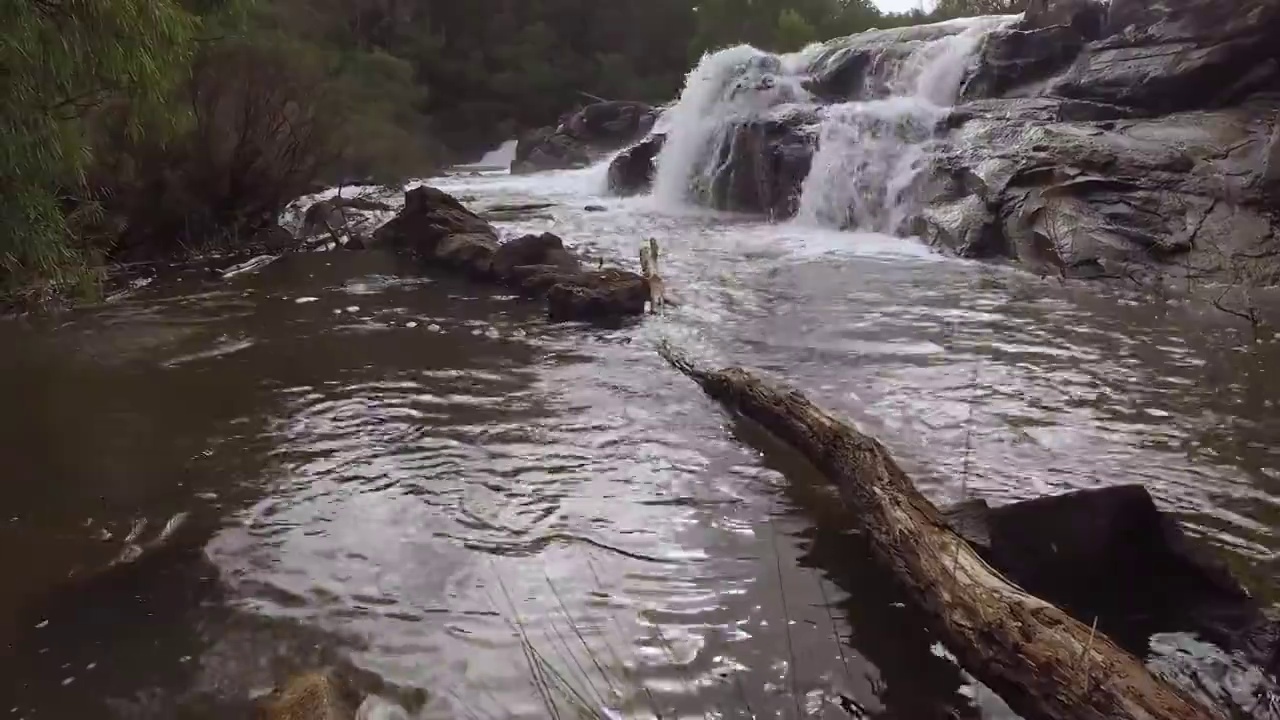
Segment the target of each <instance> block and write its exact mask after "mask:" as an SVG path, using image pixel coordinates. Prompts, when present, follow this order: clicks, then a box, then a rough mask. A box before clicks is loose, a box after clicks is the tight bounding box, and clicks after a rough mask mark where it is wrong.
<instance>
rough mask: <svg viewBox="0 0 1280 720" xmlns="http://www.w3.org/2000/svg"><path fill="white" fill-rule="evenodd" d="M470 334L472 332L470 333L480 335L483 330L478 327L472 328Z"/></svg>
mask: <svg viewBox="0 0 1280 720" xmlns="http://www.w3.org/2000/svg"><path fill="white" fill-rule="evenodd" d="M471 334H472V335H482V334H484V331H483V330H481V329H480V328H476V329H475V330H472V331H471Z"/></svg>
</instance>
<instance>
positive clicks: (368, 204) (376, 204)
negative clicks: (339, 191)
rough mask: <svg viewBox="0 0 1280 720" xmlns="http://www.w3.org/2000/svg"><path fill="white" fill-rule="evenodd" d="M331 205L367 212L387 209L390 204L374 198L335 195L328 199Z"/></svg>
mask: <svg viewBox="0 0 1280 720" xmlns="http://www.w3.org/2000/svg"><path fill="white" fill-rule="evenodd" d="M328 202H330V203H331V204H332V205H334V206H335V207H340V208H351V209H352V210H364V211H367V212H373V211H383V212H385V211H387V210H390V209H391V206H390V205H388V204H387V203H385V202H382V201H381V200H374V199H372V198H367V197H350V198H344V197H336V198H332V199H331V200H329V201H328Z"/></svg>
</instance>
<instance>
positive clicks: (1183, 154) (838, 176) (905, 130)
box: [615, 0, 1280, 285]
mask: <svg viewBox="0 0 1280 720" xmlns="http://www.w3.org/2000/svg"><path fill="white" fill-rule="evenodd" d="M748 50H749V49H735V51H732V52H731V51H726V52H725V53H724V54H722V56H721V57H719V58H715V57H713V58H709V59H707V60H706V61H704V67H700V68H698V69H697V70H695V73H694V75H693V79H692V80H691V83H690V87H689V88H686V91H685V94H684V96H683V97H682V98H681V100H680V102H679V103H678V104H677V105H676V106H675V107H674V108H673V109H672V110H671V112H670V113H669V117H668V118H664V124H665V125H667V127H666V128H665V138H664V142H663V144H662V149H661V152H658V153H656V158H655V160H654V162H652V163H649V164H647V165H646V164H644V163H640V162H636V161H635V160H634V159H632V160H631V165H630V166H627V167H625V168H621V167H619V168H615V169H616V170H617V172H616V174H617V175H618V177H619V178H625V179H626V180H627V182H626V183H621V182H620V183H619V189H621V190H627V189H630V190H635V189H640V188H643V187H644V185H645V184H646V183H647V182H650V181H652V182H655V183H656V187H655V188H654V192H655V193H658V194H666V195H667V196H669V197H683V198H685V199H692V200H695V201H697V202H701V203H704V204H709V205H713V206H716V207H722V208H732V209H737V210H753V211H759V212H763V213H768V214H770V215H772V216H774V217H787V216H791V215H799V216H800V218H801V219H803V220H808V221H812V222H818V223H822V224H828V225H836V226H841V227H856V228H859V229H867V230H876V231H882V232H894V233H901V234H912V235H917V236H919V237H922V238H924V239H925V240H927V241H928V242H930V243H932V244H934V245H937V246H939V247H943V248H947V249H950V250H952V251H954V252H956V253H959V254H961V255H965V256H970V257H1004V258H1011V259H1016V260H1018V261H1021V262H1023V263H1026V264H1027V265H1029V266H1031V267H1033V268H1036V269H1042V270H1051V271H1053V272H1057V273H1062V274H1065V275H1072V276H1081V277H1093V276H1113V277H1139V276H1143V275H1145V274H1151V273H1153V272H1154V273H1160V274H1175V275H1191V276H1196V277H1207V278H1211V279H1216V280H1227V281H1231V282H1249V283H1251V284H1261V285H1272V284H1280V225H1278V224H1277V222H1278V219H1280V124H1278V122H1277V118H1278V117H1280V0H1242V1H1241V2H1234V3H1231V2H1221V1H1220V0H1219V1H1215V0H1112V2H1111V3H1110V4H1109V5H1102V4H1099V3H1097V2H1094V1H1093V0H1033V2H1032V3H1031V5H1030V7H1029V8H1028V10H1027V12H1026V13H1025V14H1024V15H1022V16H1013V17H1005V18H979V19H975V20H970V21H953V22H949V23H939V24H936V25H931V26H924V27H918V28H907V29H903V30H894V31H877V32H871V33H864V34H862V35H858V36H853V37H851V38H844V39H841V40H837V41H833V42H831V43H827V44H826V45H825V46H823V47H821V48H817V49H813V50H810V51H807V52H806V53H801V54H796V55H791V56H784V57H781V58H778V57H774V56H768V55H766V54H763V53H757V52H755V51H750V52H748ZM733 53H736V55H735V54H733ZM700 74H701V75H700ZM695 81H697V82H700V85H699V86H698V87H694V82H695ZM642 155H643V154H642ZM649 155H650V156H652V155H654V153H649ZM622 157H623V159H624V160H625V159H629V158H632V155H628V154H624V156H622ZM624 160H620V161H619V162H620V163H621V162H623V161H624ZM624 170H625V172H623V171H624Z"/></svg>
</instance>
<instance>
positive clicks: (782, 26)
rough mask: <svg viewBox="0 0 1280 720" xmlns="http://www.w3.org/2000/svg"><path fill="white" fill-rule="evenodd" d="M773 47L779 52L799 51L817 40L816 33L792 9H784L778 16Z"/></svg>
mask: <svg viewBox="0 0 1280 720" xmlns="http://www.w3.org/2000/svg"><path fill="white" fill-rule="evenodd" d="M774 37H775V40H774V45H775V47H777V48H778V49H779V50H782V51H791V50H799V49H801V48H803V47H804V46H806V45H808V44H810V43H812V42H815V41H816V40H817V39H818V31H817V30H816V29H814V27H813V26H812V25H810V24H809V21H808V20H805V19H804V17H803V16H801V15H800V13H798V12H796V10H795V9H794V8H786V9H784V10H783V11H782V12H781V13H780V14H779V15H778V32H777V34H776V35H775V36H774Z"/></svg>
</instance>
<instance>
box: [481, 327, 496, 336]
mask: <svg viewBox="0 0 1280 720" xmlns="http://www.w3.org/2000/svg"><path fill="white" fill-rule="evenodd" d="M484 334H485V337H491V338H496V337H498V329H497V328H489V329H488V330H485V331H484Z"/></svg>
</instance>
